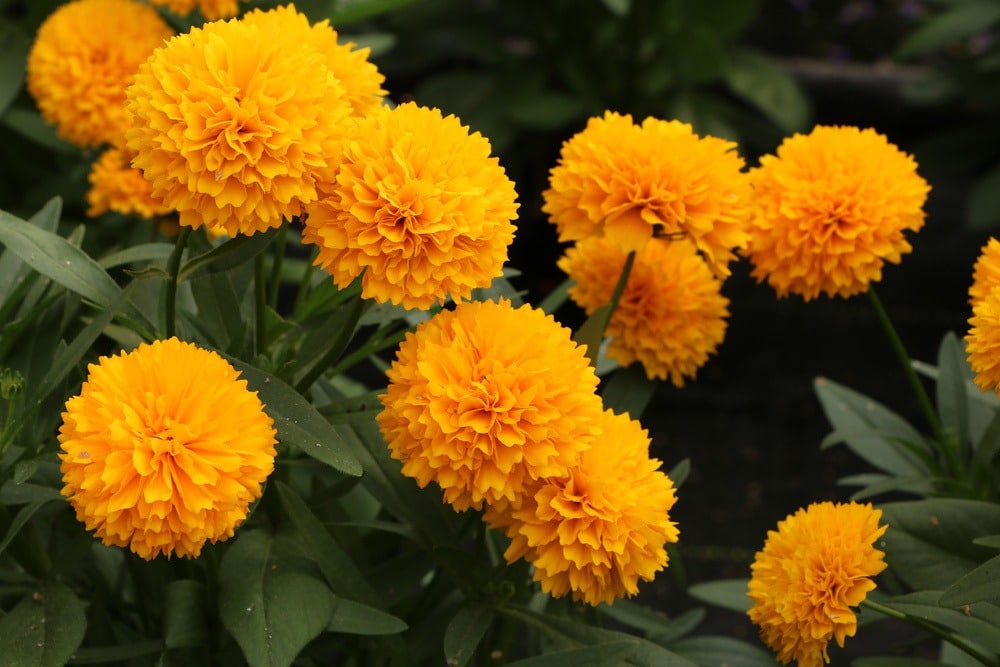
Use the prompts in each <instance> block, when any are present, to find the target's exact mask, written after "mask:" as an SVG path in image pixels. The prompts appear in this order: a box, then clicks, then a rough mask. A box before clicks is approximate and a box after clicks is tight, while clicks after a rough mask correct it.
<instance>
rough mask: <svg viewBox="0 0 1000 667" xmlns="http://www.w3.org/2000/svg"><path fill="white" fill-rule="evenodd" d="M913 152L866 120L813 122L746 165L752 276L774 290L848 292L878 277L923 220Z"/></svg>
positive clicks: (924, 189) (922, 185) (921, 183)
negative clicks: (865, 125) (862, 124)
mask: <svg viewBox="0 0 1000 667" xmlns="http://www.w3.org/2000/svg"><path fill="white" fill-rule="evenodd" d="M916 168H917V165H916V162H914V160H913V158H912V157H911V156H909V155H907V154H906V153H903V152H902V151H900V150H899V149H898V148H897V147H896V146H894V145H893V144H891V143H889V141H888V140H887V139H886V138H885V136H883V135H881V134H879V133H877V132H875V130H872V129H866V130H861V129H858V128H856V127H827V126H817V127H816V128H815V129H814V130H813V131H812V133H810V134H808V135H802V134H796V135H795V136H793V137H791V138H788V139H785V141H784V142H783V143H782V144H781V146H779V147H778V154H777V156H774V155H765V156H764V157H762V158H761V160H760V166H759V167H756V168H754V169H752V170H751V171H750V180H751V183H752V185H753V189H754V216H753V220H752V222H751V224H750V244H749V246H748V248H747V254H748V255H749V257H750V261H751V262H752V263H753V265H754V268H753V274H752V275H753V276H754V277H755V278H756V279H757V280H758V281H763V280H764V279H767V282H768V283H769V284H770V285H771V287H773V288H774V289H775V291H776V292H777V294H778V296H779V297H784V296H786V295H787V294H789V293H793V294H798V295H800V296H801V297H802V298H803V299H805V300H806V301H809V300H810V299H814V298H816V297H817V296H818V295H819V293H820V292H824V293H826V295H827V296H835V295H840V296H842V297H849V296H852V295H854V294H858V293H860V292H863V291H865V290H866V289H868V285H869V283H871V282H877V281H879V280H881V278H882V266H883V265H884V263H885V262H891V263H893V264H898V263H899V261H900V259H901V257H902V255H903V254H905V253H908V252H910V250H911V247H910V244H909V243H908V242H907V240H906V238H905V237H904V236H903V232H904V231H906V230H911V231H917V230H919V229H920V228H921V227H922V226H923V224H924V210H923V206H924V202H925V200H926V199H927V193H928V192H929V191H930V187H929V186H928V185H927V182H926V181H925V180H924V179H923V178H921V177H920V176H919V175H918V174H917V171H916Z"/></svg>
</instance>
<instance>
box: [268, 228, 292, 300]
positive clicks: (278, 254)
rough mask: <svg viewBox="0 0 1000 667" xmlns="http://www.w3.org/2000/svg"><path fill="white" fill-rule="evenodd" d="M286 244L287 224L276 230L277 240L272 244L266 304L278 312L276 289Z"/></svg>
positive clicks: (279, 283)
mask: <svg viewBox="0 0 1000 667" xmlns="http://www.w3.org/2000/svg"><path fill="white" fill-rule="evenodd" d="M287 244H288V224H287V223H286V224H284V225H282V226H281V229H279V230H278V238H277V240H276V242H275V244H274V262H273V263H272V264H271V291H270V294H268V299H267V302H268V303H269V304H271V308H272V309H274V310H278V289H279V288H280V287H281V265H282V262H284V260H285V246H286V245H287Z"/></svg>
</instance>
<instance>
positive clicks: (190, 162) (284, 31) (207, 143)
mask: <svg viewBox="0 0 1000 667" xmlns="http://www.w3.org/2000/svg"><path fill="white" fill-rule="evenodd" d="M292 18H294V20H295V21H297V23H298V24H299V26H300V27H299V28H298V29H296V30H288V25H289V14H288V13H287V12H278V11H270V12H264V13H263V15H262V16H260V17H258V18H257V19H256V20H255V21H254V22H252V23H247V22H242V21H237V20H235V19H231V20H229V21H216V22H213V23H207V24H205V26H204V27H203V28H192V29H191V31H190V32H189V33H186V34H184V35H179V36H177V37H175V38H174V39H172V40H170V42H168V43H167V45H166V46H165V47H164V48H161V49H157V50H156V52H155V53H154V54H153V56H152V57H151V58H150V59H149V60H148V61H147V62H146V63H144V64H143V65H142V67H141V68H140V69H139V73H138V75H137V76H136V80H135V83H134V84H133V85H132V86H131V87H130V88H129V89H128V107H129V109H130V110H131V112H132V116H133V121H132V127H131V128H130V129H129V131H128V133H127V140H128V147H129V149H130V150H131V151H133V152H134V153H135V158H134V159H133V165H134V166H136V167H138V168H139V169H141V170H142V172H143V174H144V175H145V177H146V178H147V179H148V180H149V181H150V182H151V183H152V184H153V195H154V196H156V197H160V198H162V199H163V201H164V203H165V204H166V205H168V206H170V207H172V208H174V209H175V210H177V212H178V213H179V214H180V222H181V224H182V225H186V226H189V227H193V228H198V227H200V226H201V225H203V224H207V225H215V226H218V227H222V228H224V229H225V230H226V232H227V233H228V234H229V235H230V236H235V235H236V234H238V233H243V234H253V233H255V232H260V231H265V230H267V229H270V228H273V227H278V226H280V225H281V224H282V222H283V221H284V220H286V219H290V218H292V217H294V216H297V215H299V214H300V213H301V212H302V205H303V204H305V203H308V202H311V201H313V200H315V199H316V198H317V196H318V193H317V190H316V184H317V181H325V180H328V179H329V178H331V173H330V172H329V160H330V159H331V158H332V156H334V155H335V154H336V143H337V139H338V138H339V135H340V134H341V132H342V131H343V125H344V121H345V120H346V119H347V118H348V117H349V115H350V114H351V107H350V104H349V103H348V101H347V99H346V98H345V95H344V89H343V86H342V85H341V84H340V82H339V80H338V79H337V78H336V77H335V76H333V75H332V74H331V73H330V72H329V70H328V68H327V66H326V59H325V57H324V55H323V54H321V53H319V52H318V51H316V50H315V49H312V48H308V45H303V44H301V43H300V42H299V40H298V36H299V35H301V34H302V33H303V32H305V31H307V30H308V29H309V24H308V19H307V18H306V17H305V15H303V14H297V13H293V14H292Z"/></svg>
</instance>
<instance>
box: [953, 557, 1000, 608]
mask: <svg viewBox="0 0 1000 667" xmlns="http://www.w3.org/2000/svg"><path fill="white" fill-rule="evenodd" d="M997 601H1000V556H994V557H993V558H991V559H989V560H988V561H986V562H985V563H983V564H982V565H980V566H979V567H977V568H976V569H974V570H973V571H972V572H969V573H968V574H967V575H965V576H964V577H962V578H961V579H959V580H958V581H956V582H955V583H954V584H952V585H951V586H949V587H948V589H947V590H945V592H944V593H942V594H941V599H940V600H938V604H940V605H941V606H942V607H960V606H962V605H964V604H972V603H973V602H997Z"/></svg>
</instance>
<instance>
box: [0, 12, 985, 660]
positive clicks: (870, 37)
mask: <svg viewBox="0 0 1000 667" xmlns="http://www.w3.org/2000/svg"><path fill="white" fill-rule="evenodd" d="M58 4H61V3H60V2H58V1H57V0H30V1H29V0H21V1H12V0H3V1H2V2H0V113H2V116H0V171H2V174H0V208H3V209H5V210H9V211H11V212H13V213H15V214H17V215H20V216H29V215H31V214H32V213H33V212H34V211H36V210H38V209H39V208H40V207H41V206H42V204H43V203H44V202H45V201H46V200H47V199H49V198H50V197H51V196H53V195H55V194H62V195H63V196H64V197H65V199H66V200H65V211H66V213H65V217H66V220H65V221H64V223H63V224H67V225H72V224H80V223H83V224H87V225H89V226H90V227H89V228H88V233H87V235H86V238H85V240H84V244H85V245H86V244H104V245H105V246H106V245H107V244H114V242H115V239H116V238H118V237H126V236H128V235H131V234H134V233H136V232H135V231H134V230H135V227H136V225H137V223H136V222H135V221H130V220H123V219H116V218H114V217H113V216H106V217H105V218H102V219H101V220H99V221H87V219H86V218H85V216H84V209H85V203H84V192H85V190H86V187H87V183H86V174H87V171H88V169H89V165H90V162H91V161H92V160H93V159H94V158H95V157H96V156H95V155H92V154H87V153H81V152H80V151H79V150H78V149H75V148H73V147H72V146H70V145H69V144H66V143H64V142H62V141H60V140H59V139H58V138H57V137H56V136H55V134H54V132H53V131H52V130H51V128H49V127H48V126H46V125H45V123H44V122H43V121H42V120H41V118H40V117H39V115H38V113H37V110H36V109H35V106H34V104H33V102H32V100H31V99H30V97H29V96H28V95H27V93H26V92H25V91H24V89H23V86H22V78H23V67H24V58H25V54H26V52H27V49H28V46H29V45H30V41H31V39H32V36H33V34H34V31H35V29H36V28H37V26H38V25H39V23H40V22H41V21H42V20H44V18H45V17H46V16H47V15H48V14H49V13H50V12H51V10H52V8H53V7H55V6H57V5H58ZM274 4H276V3H274V2H249V3H246V6H247V7H254V6H273V5H274ZM296 6H297V7H298V8H299V9H300V10H301V11H304V12H306V13H307V14H309V15H310V16H311V17H312V18H313V19H314V20H319V19H321V18H329V19H330V20H331V23H332V24H333V25H334V27H336V28H337V29H338V31H339V32H340V34H341V36H342V37H343V38H344V39H345V40H346V39H350V40H353V41H355V42H357V43H359V44H363V45H366V46H369V47H371V49H372V54H373V56H372V60H373V61H374V62H375V63H376V64H377V65H378V66H379V68H380V69H381V70H382V72H383V73H384V74H385V75H386V85H385V87H386V88H387V90H389V91H390V95H391V97H392V98H393V99H394V100H395V101H397V102H401V101H406V100H411V99H412V100H416V101H417V102H419V103H421V104H424V105H427V106H436V107H439V108H441V109H442V110H444V111H445V112H447V113H453V114H456V115H458V116H459V117H460V118H461V119H462V120H463V121H464V122H465V123H466V124H468V125H470V126H471V127H472V128H473V129H474V130H478V131H480V132H482V133H483V134H484V135H486V136H487V137H488V138H489V139H490V141H491V142H492V145H493V147H494V151H495V153H496V154H497V155H498V156H499V157H500V160H501V162H502V164H503V165H504V167H505V168H506V169H507V171H508V173H509V175H510V176H511V178H512V179H513V180H514V181H515V182H516V183H517V187H518V192H519V196H520V202H521V209H520V218H519V221H518V233H517V238H516V240H515V243H514V245H513V247H512V248H511V253H510V254H511V262H510V264H511V266H512V267H514V268H516V269H518V270H519V271H520V272H521V274H520V275H519V276H517V277H515V278H514V279H513V282H514V284H515V286H516V287H518V288H519V289H521V290H523V291H524V292H525V298H526V299H527V300H528V301H531V302H533V303H538V302H539V301H540V300H541V298H543V297H544V296H545V295H546V294H548V293H549V292H550V291H551V290H552V289H553V288H554V287H555V286H556V285H557V284H559V283H560V282H561V281H562V280H563V278H564V276H563V275H562V274H561V273H560V271H559V270H558V269H557V268H556V266H555V259H556V258H557V257H558V256H559V254H560V253H561V249H560V246H559V244H558V242H557V241H556V236H555V232H554V229H553V227H552V225H550V224H549V223H548V222H547V220H546V219H545V217H544V216H543V215H542V214H541V212H540V207H541V194H540V193H541V192H542V190H544V189H545V188H546V187H547V178H548V170H549V169H550V168H551V167H552V166H554V164H555V161H556V159H557V156H558V153H559V148H560V145H561V143H562V142H563V141H565V140H566V139H568V138H569V137H570V136H571V135H572V134H574V133H575V132H577V131H579V130H580V129H582V128H583V126H584V124H585V123H586V120H587V118H588V117H590V116H593V115H600V114H602V113H603V111H604V110H605V109H610V110H614V111H618V112H621V113H631V114H632V115H633V116H634V117H635V118H636V120H641V119H642V118H644V117H646V116H649V115H652V116H656V117H659V118H665V119H670V118H676V119H680V120H683V121H687V122H690V123H692V124H693V125H694V126H695V129H696V130H697V131H698V132H699V133H702V134H706V133H707V134H713V135H716V136H722V137H726V138H729V139H732V140H734V141H736V142H738V144H739V147H740V151H741V153H742V154H743V155H744V156H745V158H746V160H747V163H748V165H754V164H756V160H757V158H758V157H759V156H760V155H761V154H763V153H768V152H773V151H774V150H775V148H776V147H777V145H778V144H779V143H780V142H781V140H782V139H783V138H784V137H786V136H789V135H791V134H793V133H795V132H808V131H809V130H810V129H811V128H812V127H813V125H815V124H845V125H858V126H861V127H873V128H875V129H877V130H878V131H879V132H881V133H883V134H885V135H887V136H888V138H889V139H890V141H893V142H894V143H896V144H897V145H898V146H900V147H901V148H902V149H903V150H905V151H907V152H910V153H913V154H914V155H915V156H916V159H917V161H918V163H919V165H920V169H919V171H920V173H921V175H923V176H924V178H926V179H927V180H928V181H929V182H930V184H931V186H932V188H933V189H932V192H931V194H930V199H929V202H928V205H927V211H928V218H927V224H926V226H925V228H924V229H923V230H921V231H920V232H919V233H918V234H916V235H911V237H910V240H911V243H912V245H913V247H914V251H913V253H912V254H911V255H908V256H906V257H904V259H903V262H902V264H901V265H899V266H888V267H887V268H886V270H885V272H884V278H883V280H882V282H881V283H880V284H878V285H877V286H876V288H877V291H878V293H879V295H880V297H881V300H882V302H883V304H884V305H885V307H886V309H887V310H888V311H889V314H890V316H891V318H892V319H893V321H894V322H895V324H896V326H897V327H898V328H899V330H900V333H901V336H902V338H903V342H904V343H905V344H906V346H907V347H908V349H909V351H910V353H911V355H912V356H913V357H914V358H916V359H920V360H924V361H928V362H933V361H934V359H935V357H936V353H937V347H938V344H939V342H940V340H941V338H942V336H943V335H944V334H945V333H946V332H948V331H954V332H956V333H958V334H959V335H964V334H965V332H966V330H967V325H966V320H967V318H968V317H969V315H970V309H969V307H968V304H967V297H966V290H967V288H968V285H969V283H970V282H971V272H972V265H973V262H974V260H975V258H976V256H977V254H978V250H979V248H980V247H981V246H982V245H983V244H984V243H985V242H986V240H987V238H988V237H989V235H990V234H993V233H996V230H997V229H998V227H1000V122H998V120H1000V48H998V44H997V40H996V36H997V27H998V25H1000V0H933V1H932V0H926V1H920V0H881V1H875V0H871V1H863V0H853V1H847V2H844V1H841V0H837V1H835V0H721V1H718V2H710V1H708V2H707V1H705V0H548V1H546V2H537V1H536V0H336V1H331V0H301V1H300V2H297V3H296ZM174 22H175V26H176V27H177V28H178V29H179V30H183V29H184V28H185V27H186V25H185V24H184V23H183V22H182V21H180V20H177V19H174ZM141 233H143V234H148V232H141ZM733 268H734V273H733V275H732V277H730V278H729V279H728V280H727V282H726V285H725V288H724V291H725V294H726V295H727V296H728V297H729V299H730V301H731V305H730V310H731V313H732V314H731V318H730V324H729V331H728V333H727V338H726V340H725V342H724V343H723V345H722V346H721V348H720V349H719V351H718V354H717V355H716V356H715V357H714V358H713V359H712V360H711V361H710V362H709V363H708V365H706V366H705V367H704V368H703V369H702V370H701V372H700V373H699V375H698V377H697V378H696V379H695V380H694V381H692V382H690V383H689V384H688V385H687V386H685V387H684V388H682V389H676V388H674V387H672V386H667V385H664V386H662V387H660V388H658V389H657V391H656V393H655V395H654V397H653V400H652V402H651V404H650V407H649V408H648V410H647V412H646V414H645V415H644V417H643V423H644V425H645V426H646V427H647V428H648V429H649V430H650V433H651V436H652V439H653V453H654V455H655V456H657V457H658V458H660V459H662V460H663V461H664V464H665V468H667V469H669V468H672V467H673V466H674V465H676V464H677V463H678V462H680V461H681V460H683V459H685V458H689V459H690V461H691V472H690V476H689V477H688V479H687V480H686V481H685V482H684V485H683V487H682V489H681V491H680V494H679V496H680V500H679V502H678V504H677V506H676V515H675V516H676V520H677V521H678V523H679V525H680V528H681V538H682V540H681V545H680V546H679V547H678V550H677V553H676V554H674V567H672V568H671V570H670V572H671V573H672V575H673V576H672V577H671V576H669V575H668V576H663V577H661V578H660V579H658V580H657V582H656V583H655V584H654V585H650V586H648V587H646V588H645V589H644V593H643V597H642V601H644V602H647V603H649V604H652V605H654V606H656V607H658V608H661V609H664V610H665V611H668V612H669V611H672V610H674V609H684V608H687V607H689V606H690V603H691V600H690V599H686V598H685V595H684V593H683V590H682V588H683V584H684V582H685V581H691V582H697V581H705V580H708V579H714V578H719V577H747V576H749V573H748V569H747V567H748V563H749V561H750V560H751V559H752V556H753V552H754V551H755V550H756V549H759V548H760V546H761V545H762V544H763V540H764V537H765V535H766V531H767V530H768V529H770V528H773V527H774V525H775V523H776V522H777V521H778V520H779V519H781V518H783V517H784V516H786V515H787V514H789V513H791V512H793V511H795V510H796V509H797V508H798V507H800V506H803V505H806V504H808V503H810V502H813V501H817V500H844V499H846V498H847V497H848V496H849V495H850V493H851V489H850V488H845V487H843V486H838V484H837V480H838V479H839V478H841V477H843V476H845V475H848V474H853V473H857V472H864V471H866V470H865V467H864V465H863V464H862V463H861V462H860V461H858V460H857V459H856V458H855V457H853V455H851V454H850V453H849V452H848V451H847V450H846V449H843V448H840V447H833V448H830V449H826V450H822V451H821V450H820V442H821V441H822V439H823V437H824V436H825V435H826V434H827V433H828V431H829V429H828V427H827V425H826V420H825V418H824V416H823V413H822V411H821V409H820V406H819V403H818V401H817V400H816V398H815V397H814V395H813V391H812V383H813V381H814V379H815V378H817V377H819V376H826V377H829V378H831V379H833V380H835V381H837V382H839V383H841V384H846V385H848V386H849V387H852V388H854V389H855V390H857V391H859V392H861V393H864V394H868V395H870V396H872V397H873V398H875V399H876V400H878V401H880V402H882V403H884V404H886V405H888V406H889V407H891V408H893V409H895V410H896V411H897V412H899V413H900V414H901V415H903V416H904V417H906V418H908V419H910V420H911V421H912V422H913V423H914V424H916V425H918V426H919V427H921V428H922V427H923V423H922V421H921V418H920V415H919V413H918V411H917V406H916V401H915V399H914V398H913V396H912V394H911V392H910V390H909V388H908V386H907V385H906V382H905V378H904V377H903V375H902V372H901V371H900V368H899V366H898V363H897V361H896V359H895V358H894V357H893V356H892V353H891V350H890V348H889V344H888V342H887V340H886V338H885V336H884V335H883V333H882V331H881V329H880V328H879V326H878V323H877V321H876V320H875V315H874V311H873V310H872V308H871V305H870V304H869V303H868V300H867V299H866V298H865V297H864V296H859V297H856V298H854V299H851V300H843V299H836V300H833V299H829V298H826V297H821V298H820V299H818V300H816V301H813V302H811V303H808V304H806V303H803V302H802V301H801V299H799V298H798V297H791V298H787V299H784V300H778V299H777V298H776V297H775V295H774V293H773V291H772V290H771V289H770V288H769V287H767V286H766V285H757V284H756V283H755V281H753V279H751V278H750V277H749V267H748V265H747V263H746V262H742V263H740V264H738V265H736V266H735V267H733ZM558 316H559V318H560V319H561V320H562V321H564V322H565V323H567V324H569V325H573V324H575V323H578V322H579V321H581V319H582V313H580V312H579V311H576V310H574V306H573V305H572V304H567V305H565V306H563V308H562V310H560V311H559V313H558ZM710 621H711V622H712V623H714V624H715V625H716V629H717V630H718V632H720V633H722V634H729V635H731V636H740V637H750V636H752V635H753V634H755V633H754V630H753V628H752V627H751V626H750V624H749V622H748V621H747V620H746V619H745V618H743V617H739V616H737V615H735V614H730V615H725V614H723V613H721V612H720V613H719V614H718V615H717V616H714V617H712V618H711V619H710ZM882 639H883V640H884V635H883V637H882ZM906 640H907V635H905V633H903V634H901V637H900V641H901V642H905V641H906ZM854 646H855V647H857V648H859V649H860V648H861V646H862V644H861V643H856V644H854ZM850 648H851V644H850V643H849V645H848V651H849V650H850ZM838 655H841V656H846V655H847V653H846V652H844V653H838ZM841 659H842V658H841ZM835 660H836V658H835Z"/></svg>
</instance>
